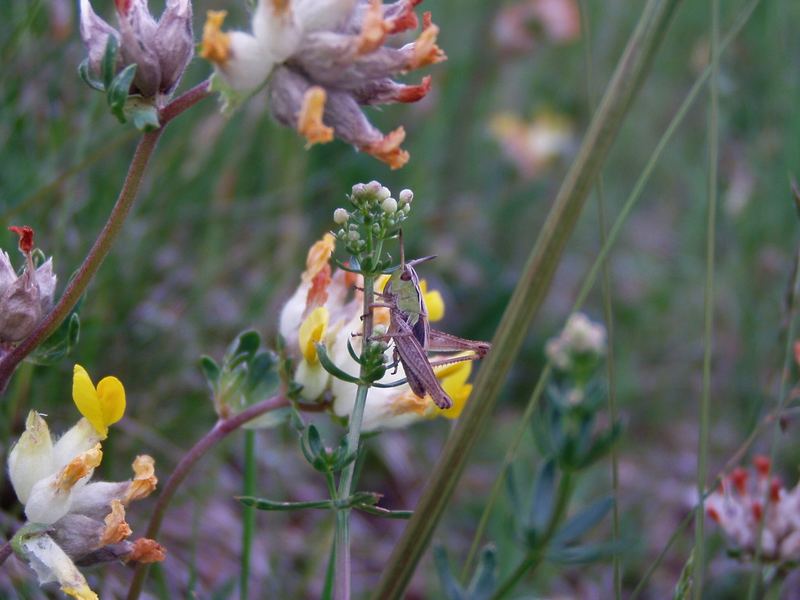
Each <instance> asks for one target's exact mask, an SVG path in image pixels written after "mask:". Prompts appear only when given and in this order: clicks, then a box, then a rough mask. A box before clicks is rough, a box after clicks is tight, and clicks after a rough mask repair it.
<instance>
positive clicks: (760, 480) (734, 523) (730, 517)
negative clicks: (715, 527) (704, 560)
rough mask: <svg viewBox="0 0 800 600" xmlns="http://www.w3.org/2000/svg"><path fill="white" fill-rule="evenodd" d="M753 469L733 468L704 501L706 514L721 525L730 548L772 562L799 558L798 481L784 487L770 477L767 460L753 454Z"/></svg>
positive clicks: (799, 505)
mask: <svg viewBox="0 0 800 600" xmlns="http://www.w3.org/2000/svg"><path fill="white" fill-rule="evenodd" d="M753 464H754V467H755V468H754V469H751V470H747V469H743V468H741V467H739V468H736V469H734V470H733V471H732V472H731V474H730V475H728V476H727V477H726V478H725V479H724V480H723V481H722V483H721V484H720V486H719V489H718V490H717V491H715V492H714V493H713V494H711V495H710V496H709V497H708V498H707V499H706V502H705V505H706V513H707V514H708V516H709V518H710V519H711V520H713V521H715V522H716V523H718V524H719V525H720V527H722V529H723V531H724V532H725V535H726V536H727V537H728V538H729V539H730V541H731V542H732V544H733V546H734V549H735V550H736V551H737V552H740V553H741V554H742V555H743V557H745V558H752V557H753V556H755V554H756V551H757V549H758V546H759V544H758V536H759V531H760V532H761V543H760V549H761V557H762V559H763V560H767V561H774V562H778V563H780V562H797V561H799V560H800V485H798V486H796V487H795V488H794V489H792V490H787V489H786V488H785V487H784V486H783V484H782V483H781V481H780V479H778V478H777V477H770V470H771V469H770V467H771V464H770V460H769V458H767V457H765V456H757V457H756V458H755V460H754V461H753Z"/></svg>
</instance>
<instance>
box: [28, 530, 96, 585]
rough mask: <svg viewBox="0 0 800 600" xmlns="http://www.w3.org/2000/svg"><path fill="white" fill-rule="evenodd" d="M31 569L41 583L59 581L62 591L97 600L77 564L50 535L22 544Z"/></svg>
mask: <svg viewBox="0 0 800 600" xmlns="http://www.w3.org/2000/svg"><path fill="white" fill-rule="evenodd" d="M22 548H23V550H24V551H25V553H26V556H27V558H28V562H29V563H30V566H31V568H32V569H33V570H34V571H36V575H37V576H38V577H39V583H40V584H45V583H50V582H51V581H58V583H59V584H60V585H61V589H62V590H63V591H65V592H67V593H69V594H70V595H72V596H74V597H76V598H80V599H82V600H90V599H94V600H96V599H97V595H96V594H95V593H94V592H92V591H91V590H90V589H89V585H88V584H87V583H86V579H85V578H84V576H83V575H82V574H81V572H80V571H78V568H77V567H76V566H75V563H73V562H72V560H71V559H70V558H69V556H67V554H66V553H65V552H64V551H63V550H62V549H61V548H60V547H59V546H58V544H56V543H55V542H54V541H53V539H52V538H51V537H50V536H48V535H38V536H36V537H32V538H29V539H27V540H25V541H24V542H23V543H22Z"/></svg>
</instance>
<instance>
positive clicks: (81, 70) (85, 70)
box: [78, 58, 106, 92]
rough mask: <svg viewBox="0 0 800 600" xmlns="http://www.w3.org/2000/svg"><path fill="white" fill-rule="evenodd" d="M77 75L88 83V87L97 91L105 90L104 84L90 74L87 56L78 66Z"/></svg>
mask: <svg viewBox="0 0 800 600" xmlns="http://www.w3.org/2000/svg"><path fill="white" fill-rule="evenodd" d="M78 75H79V76H80V78H81V79H82V80H83V82H84V83H85V84H86V85H88V86H89V87H90V88H92V89H94V90H97V91H98V92H105V91H106V86H104V85H103V82H102V81H98V80H97V79H95V78H94V77H92V74H91V73H90V72H89V59H88V58H87V59H86V60H84V61H83V62H82V63H81V64H80V65H79V66H78Z"/></svg>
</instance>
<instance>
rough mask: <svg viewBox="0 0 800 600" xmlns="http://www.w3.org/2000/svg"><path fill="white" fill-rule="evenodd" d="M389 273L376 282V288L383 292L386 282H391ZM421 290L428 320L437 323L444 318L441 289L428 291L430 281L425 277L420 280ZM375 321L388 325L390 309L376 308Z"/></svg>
mask: <svg viewBox="0 0 800 600" xmlns="http://www.w3.org/2000/svg"><path fill="white" fill-rule="evenodd" d="M390 278H391V277H390V276H389V275H381V276H380V277H378V280H377V281H376V282H375V289H376V290H380V291H381V292H385V291H386V284H388V283H389V279H390ZM419 290H420V292H422V300H423V301H424V302H425V308H426V309H427V311H428V321H430V322H431V323H435V322H436V321H441V320H442V319H443V318H444V299H443V298H442V295H441V294H440V293H439V290H430V291H428V282H427V281H425V280H424V279H420V280H419ZM375 322H376V323H382V324H384V325H388V323H389V311H388V309H386V308H376V309H375Z"/></svg>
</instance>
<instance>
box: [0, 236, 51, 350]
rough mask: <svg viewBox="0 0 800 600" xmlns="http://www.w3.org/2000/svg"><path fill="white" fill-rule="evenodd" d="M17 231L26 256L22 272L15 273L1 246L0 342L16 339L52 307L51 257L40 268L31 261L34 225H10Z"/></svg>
mask: <svg viewBox="0 0 800 600" xmlns="http://www.w3.org/2000/svg"><path fill="white" fill-rule="evenodd" d="M10 229H11V231H13V232H14V233H16V234H17V235H19V249H20V252H22V254H23V255H24V256H25V267H24V269H23V271H22V275H19V276H17V273H16V271H15V270H14V267H12V266H11V260H10V259H9V257H8V254H6V253H5V251H3V250H0V344H8V343H14V342H19V341H21V340H23V339H24V338H25V337H27V335H28V334H29V333H30V332H31V331H33V329H34V327H36V325H37V324H38V323H39V321H41V320H42V318H43V317H44V316H45V315H46V314H47V313H48V312H50V309H51V308H52V307H53V294H54V293H55V290H56V276H55V274H54V273H53V260H52V258H48V259H47V260H46V261H45V262H44V263H43V264H42V265H40V266H39V268H36V267H35V266H34V263H33V229H31V228H30V227H11V228H10Z"/></svg>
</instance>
